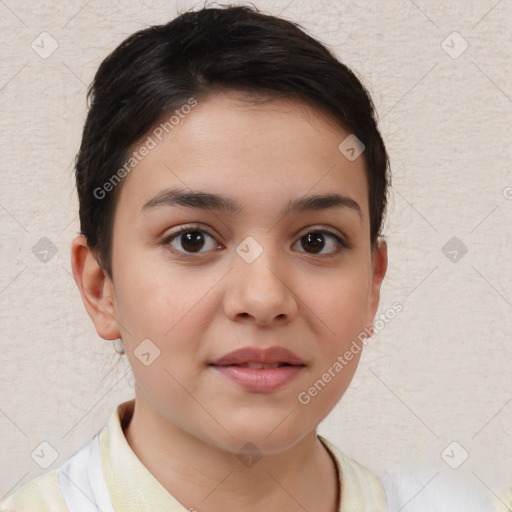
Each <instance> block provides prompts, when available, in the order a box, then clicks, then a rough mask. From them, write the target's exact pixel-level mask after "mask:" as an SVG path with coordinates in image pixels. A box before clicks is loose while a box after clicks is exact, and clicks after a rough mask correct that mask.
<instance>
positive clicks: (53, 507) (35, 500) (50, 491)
mask: <svg viewBox="0 0 512 512" xmlns="http://www.w3.org/2000/svg"><path fill="white" fill-rule="evenodd" d="M57 474H58V469H55V470H53V471H50V472H48V473H44V474H43V475H40V476H38V477H36V478H34V479H33V480H31V481H30V482H28V483H26V484H25V485H23V486H22V487H21V488H20V489H18V490H17V491H16V492H14V493H13V494H11V495H10V496H9V497H8V498H7V499H6V500H4V501H3V502H2V503H0V512H32V511H36V510H37V512H68V507H67V506H66V503H65V501H64V499H63V497H62V493H61V491H60V486H59V481H58V476H57Z"/></svg>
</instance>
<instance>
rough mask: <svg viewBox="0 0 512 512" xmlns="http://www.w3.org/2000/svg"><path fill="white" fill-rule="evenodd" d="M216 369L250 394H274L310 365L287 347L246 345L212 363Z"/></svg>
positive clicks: (214, 369)
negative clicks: (264, 347) (265, 347)
mask: <svg viewBox="0 0 512 512" xmlns="http://www.w3.org/2000/svg"><path fill="white" fill-rule="evenodd" d="M210 366H211V367H212V370H213V371H214V372H215V373H216V374H220V375H221V376H222V377H223V378H227V379H228V380H229V381H230V382H232V383H235V384H236V385H237V386H238V388H239V389H243V390H244V391H246V392H249V393H272V392H275V391H278V390H279V389H281V388H283V389H284V388H285V386H286V385H287V384H289V383H291V382H292V381H293V380H294V379H296V378H298V376H299V375H300V374H302V373H303V371H304V368H305V367H306V365H305V364H304V363H303V362H302V360H301V359H300V357H298V356H297V355H296V354H294V353H293V352H291V351H290V350H288V349H286V348H284V347H270V348H267V349H262V348H259V347H245V348H240V349H238V350H234V351H233V352H230V353H229V354H226V355H225V356H222V357H221V358H219V359H216V360H215V361H213V363H210Z"/></svg>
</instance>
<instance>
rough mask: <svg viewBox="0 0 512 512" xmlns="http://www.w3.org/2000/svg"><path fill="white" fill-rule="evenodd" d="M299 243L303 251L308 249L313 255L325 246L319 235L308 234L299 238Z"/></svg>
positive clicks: (321, 236) (322, 238)
mask: <svg viewBox="0 0 512 512" xmlns="http://www.w3.org/2000/svg"><path fill="white" fill-rule="evenodd" d="M301 242H302V243H301V245H302V247H303V248H304V249H306V247H309V248H311V249H312V252H313V253H315V254H316V253H318V252H320V251H321V250H322V249H323V248H324V246H325V240H324V237H323V235H322V234H321V233H315V232H313V233H308V234H307V235H305V236H303V237H302V238H301Z"/></svg>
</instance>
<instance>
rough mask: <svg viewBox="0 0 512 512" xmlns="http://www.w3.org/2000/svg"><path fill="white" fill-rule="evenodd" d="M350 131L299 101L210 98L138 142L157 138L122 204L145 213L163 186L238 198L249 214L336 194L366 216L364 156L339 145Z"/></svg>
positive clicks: (123, 194)
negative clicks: (353, 156) (159, 132)
mask: <svg viewBox="0 0 512 512" xmlns="http://www.w3.org/2000/svg"><path fill="white" fill-rule="evenodd" d="M164 121H165V119H164ZM176 121H177V122H176ZM168 128H169V127H168ZM349 135H350V134H349V132H347V131H346V130H344V129H343V128H342V127H341V126H338V125H337V124H336V123H335V122H333V121H332V119H330V118H329V117H327V116H325V115H324V114H323V113H322V112H321V111H319V110H317V109H314V108H312V107H310V106H308V105H306V104H305V103H302V102H298V101H294V100H289V99H287V100H284V99H274V100H273V101H265V102H258V103H256V104H255V103H254V102H251V101H248V100H247V98H244V97H243V96H240V95H239V94H226V93H223V94H216V95H213V96H209V97H207V98H206V99H205V100H202V101H198V103H197V105H196V106H195V107H194V108H193V109H191V110H190V111H189V113H187V114H182V115H181V116H180V117H179V118H178V117H175V124H173V127H172V129H170V130H169V133H168V134H165V135H164V137H163V138H162V139H161V140H159V139H158V138H157V137H156V136H155V135H154V130H153V131H152V132H150V133H148V134H147V135H146V136H145V137H144V138H143V140H142V141H141V142H140V144H139V145H138V146H137V147H139V148H140V147H142V146H143V145H144V144H147V143H148V137H150V138H151V139H152V142H154V144H153V143H151V144H150V145H151V146H152V148H151V149H150V150H149V152H148V153H147V154H146V155H145V156H144V157H143V158H141V160H140V161H139V163H138V164H137V165H136V166H135V168H134V169H133V170H132V171H131V172H130V173H129V175H128V176H127V177H126V178H125V183H124V184H123V187H122V190H121V194H120V196H119V199H118V208H122V209H123V210H126V209H128V210H131V211H132V213H133V211H134V210H138V211H139V212H140V211H141V209H142V208H143V206H144V204H146V203H147V201H148V200H151V198H153V197H154V196H155V195H157V194H158V193H160V192H161V191H162V190H165V189H168V188H176V187H180V188H182V189H187V188H189V189H190V190H195V189H197V190H201V191H208V192H212V193H217V194H219V195H220V194H222V195H224V196H230V197H236V198H238V199H239V200H238V202H239V203H243V206H244V212H251V211H252V212H255V211H261V212H262V213H263V214H265V215H270V214H271V213H272V212H273V211H277V209H276V208H278V209H279V211H282V209H283V203H284V202H288V201H289V200H290V199H292V198H295V197H298V196H303V195H306V194H308V193H310V194H313V193H315V194H325V193H331V192H337V193H343V195H346V196H350V197H352V198H353V199H354V200H355V201H357V202H358V203H359V204H360V206H361V209H362V211H363V214H364V215H366V216H367V212H366V210H367V180H366V173H365V164H364V158H363V157H362V156H361V157H359V158H357V159H355V160H353V161H350V160H348V159H347V158H346V157H345V156H344V155H343V154H342V153H341V152H340V150H339V149H338V146H339V145H340V143H342V141H343V140H345V139H346V137H347V136H349ZM137 147H136V150H137Z"/></svg>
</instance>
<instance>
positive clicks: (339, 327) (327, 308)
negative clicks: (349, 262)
mask: <svg viewBox="0 0 512 512" xmlns="http://www.w3.org/2000/svg"><path fill="white" fill-rule="evenodd" d="M315 288H316V289H317V290H318V291H317V292H316V293H315V295H313V296H311V295H310V303H309V304H308V306H309V307H310V308H311V310H312V311H313V313H315V314H316V315H317V317H318V319H319V320H320V322H317V324H321V325H323V327H324V328H325V329H324V332H325V333H326V336H327V337H328V338H330V339H332V341H333V343H329V344H328V347H330V348H331V350H328V352H329V353H331V352H332V349H336V350H338V349H341V348H343V346H344V345H346V344H347V343H349V344H350V342H351V340H352V339H353V338H355V337H357V335H358V334H359V333H360V332H361V331H363V330H364V328H365V327H366V318H367V315H368V310H369V306H370V301H369V293H370V282H369V277H368V274H367V273H366V272H362V271H361V270H360V271H358V270H357V269H354V271H353V272H350V273H346V274H342V273H340V275H339V277H338V278H336V277H334V278H333V277H332V276H331V278H330V279H329V280H326V281H325V282H323V285H322V284H321V283H317V286H316V287H315Z"/></svg>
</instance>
